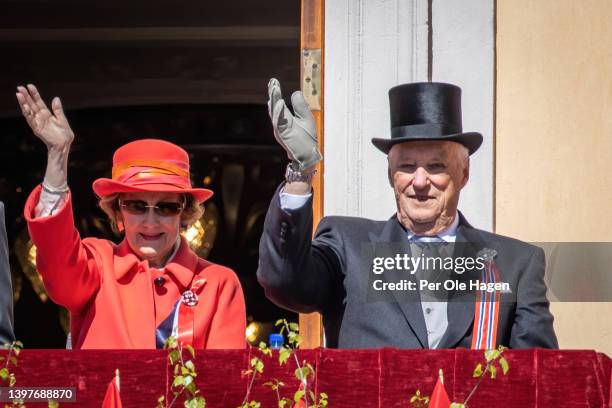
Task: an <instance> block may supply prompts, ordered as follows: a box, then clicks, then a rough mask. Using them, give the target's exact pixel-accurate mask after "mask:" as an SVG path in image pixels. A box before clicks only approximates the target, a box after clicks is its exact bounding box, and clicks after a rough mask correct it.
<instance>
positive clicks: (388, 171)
mask: <svg viewBox="0 0 612 408" xmlns="http://www.w3.org/2000/svg"><path fill="white" fill-rule="evenodd" d="M387 178H388V179H389V185H390V186H391V188H393V174H391V159H390V158H389V155H387Z"/></svg>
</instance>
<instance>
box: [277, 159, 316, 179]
mask: <svg viewBox="0 0 612 408" xmlns="http://www.w3.org/2000/svg"><path fill="white" fill-rule="evenodd" d="M316 172H317V169H316V168H313V169H312V170H309V171H299V170H296V169H294V168H293V163H289V164H288V165H287V170H286V171H285V180H287V183H293V182H296V181H302V182H304V183H312V177H313V176H314V175H315V173H316Z"/></svg>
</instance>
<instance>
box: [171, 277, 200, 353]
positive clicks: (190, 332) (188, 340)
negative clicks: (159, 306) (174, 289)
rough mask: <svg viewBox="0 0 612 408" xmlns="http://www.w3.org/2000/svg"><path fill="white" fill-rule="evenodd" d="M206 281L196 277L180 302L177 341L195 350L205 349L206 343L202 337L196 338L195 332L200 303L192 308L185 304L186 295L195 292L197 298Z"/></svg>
mask: <svg viewBox="0 0 612 408" xmlns="http://www.w3.org/2000/svg"><path fill="white" fill-rule="evenodd" d="M205 283H206V279H205V278H202V277H195V278H194V280H193V282H192V283H191V287H190V288H189V289H187V290H186V291H185V292H183V295H182V296H183V297H182V298H181V300H179V305H178V308H179V310H178V314H179V315H178V335H177V340H178V342H179V344H180V343H183V344H185V345H186V344H191V345H192V346H193V348H196V349H201V348H204V341H203V339H202V336H194V332H195V309H196V306H197V304H198V301H196V303H195V304H194V305H192V306H189V305H188V304H186V303H185V297H184V296H185V293H186V292H188V291H191V292H193V294H194V295H195V296H196V297H197V294H198V292H200V291H201V289H202V288H203V287H204V284H205Z"/></svg>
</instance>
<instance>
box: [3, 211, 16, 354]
mask: <svg viewBox="0 0 612 408" xmlns="http://www.w3.org/2000/svg"><path fill="white" fill-rule="evenodd" d="M14 340H15V335H14V334H13V288H12V285H11V270H10V267H9V255H8V239H7V237H6V226H5V224H4V204H3V203H2V202H0V345H2V344H5V343H12V342H13V341H14Z"/></svg>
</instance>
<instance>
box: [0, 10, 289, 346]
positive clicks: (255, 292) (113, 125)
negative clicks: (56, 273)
mask: <svg viewBox="0 0 612 408" xmlns="http://www.w3.org/2000/svg"><path fill="white" fill-rule="evenodd" d="M299 25H300V2H299V0H267V1H265V2H261V1H250V0H234V1H232V2H208V1H201V0H199V1H195V0H189V1H175V2H173V3H172V4H169V3H167V2H161V1H153V2H151V1H146V2H145V1H141V0H137V1H134V0H130V1H122V2H119V1H115V0H112V1H105V2H101V1H94V2H81V1H67V0H59V1H53V2H49V1H41V0H38V1H37V0H20V1H4V2H3V6H2V13H0V55H2V56H3V58H2V60H3V61H2V63H1V64H0V135H1V137H2V142H1V144H0V146H1V149H0V199H1V200H2V201H4V203H5V206H6V218H7V219H6V223H7V233H8V236H9V245H10V248H9V250H10V253H11V269H12V275H13V285H14V296H15V329H16V335H17V337H18V339H20V340H21V341H22V342H23V343H24V344H25V346H26V347H30V348H55V347H64V346H65V341H66V336H65V326H66V323H67V322H66V319H65V313H64V312H62V311H61V308H59V307H58V306H56V305H54V304H53V302H52V301H50V300H45V297H44V294H41V293H40V290H39V293H37V292H36V291H35V290H34V288H35V285H36V282H35V280H36V279H35V278H34V277H33V276H32V273H27V271H26V269H27V267H24V265H26V266H27V259H25V258H26V254H24V253H23V249H24V247H25V246H26V244H27V240H28V237H27V228H26V225H25V222H24V220H23V216H22V211H23V205H24V203H25V200H26V198H27V195H28V194H29V192H30V191H31V190H32V189H33V188H34V186H36V184H38V183H40V181H41V180H42V176H43V173H44V166H45V160H46V154H45V147H44V145H43V144H42V143H41V142H40V141H39V140H38V139H37V138H36V137H35V136H34V135H33V134H32V133H31V132H30V130H29V128H28V126H27V124H26V123H25V121H24V120H23V119H22V118H21V114H20V111H19V108H18V106H17V103H16V99H15V88H16V86H17V85H19V84H26V83H33V84H36V85H37V87H38V88H39V90H40V92H41V94H42V95H43V98H44V99H45V100H46V101H47V102H49V101H50V100H51V98H52V97H53V96H56V95H57V96H60V97H61V98H62V101H63V104H64V107H65V109H66V113H67V116H68V119H69V121H70V123H71V125H72V127H73V129H74V131H75V135H76V137H75V142H74V144H73V148H72V152H71V156H70V164H69V185H70V187H71V189H72V192H73V195H74V202H75V218H76V224H77V227H78V228H79V230H80V232H81V234H82V235H83V236H99V237H105V238H108V239H112V240H115V241H118V240H120V239H121V238H120V237H119V236H116V235H114V234H113V233H112V231H110V228H109V224H108V222H107V221H106V219H105V217H104V214H103V213H102V212H101V210H99V208H98V207H97V203H96V199H95V196H94V194H93V192H92V190H91V183H92V181H93V180H95V179H96V178H98V177H110V171H111V165H112V153H113V151H114V150H115V149H116V148H117V147H119V146H121V145H122V144H124V143H126V142H128V141H131V140H135V139H140V138H162V139H166V140H169V141H172V142H174V143H177V144H179V145H181V146H182V147H184V148H185V149H186V150H187V151H188V152H189V153H190V156H191V167H192V176H193V181H194V183H195V184H196V185H198V186H207V187H208V188H211V189H212V190H214V191H215V195H214V197H213V198H212V199H211V200H210V201H209V202H208V204H207V211H208V214H209V216H210V215H211V214H212V215H214V216H215V220H216V226H217V228H216V234H215V235H214V241H213V242H212V249H211V251H210V254H209V256H208V259H210V260H212V261H213V262H218V263H221V264H224V265H227V266H230V267H232V268H233V269H234V270H235V271H236V272H237V274H238V276H239V277H240V280H241V282H242V285H243V289H244V292H245V296H246V301H247V314H248V319H249V320H250V321H255V322H258V323H261V325H260V327H261V328H262V331H261V332H260V338H265V336H266V335H267V332H269V330H270V328H271V324H272V322H274V321H276V319H278V318H280V317H287V318H289V319H291V320H297V316H296V315H295V314H293V313H290V312H287V311H284V310H282V309H279V308H277V307H276V306H274V305H273V304H272V303H270V302H269V301H268V300H267V299H266V298H265V296H264V294H263V291H262V289H261V288H260V287H259V285H258V284H257V281H256V278H255V271H256V269H257V260H258V254H257V249H258V243H259V237H260V235H261V231H262V225H263V219H264V216H265V211H266V209H267V207H268V204H269V201H270V199H271V197H272V194H273V193H274V190H275V188H276V186H277V185H278V183H280V181H281V180H282V178H283V174H284V167H285V165H286V162H287V159H286V155H285V154H284V152H283V151H282V149H281V148H280V147H279V146H278V145H277V144H276V142H275V140H274V137H273V134H272V129H271V126H270V123H269V119H268V114H267V107H266V105H265V104H266V100H267V95H266V85H267V82H268V79H269V78H270V77H276V78H278V79H279V80H280V81H281V83H282V84H283V87H284V90H285V94H286V95H288V94H289V93H290V91H292V90H295V89H298V87H299V68H300V67H299ZM66 284H70V282H66ZM62 324H63V326H62Z"/></svg>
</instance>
